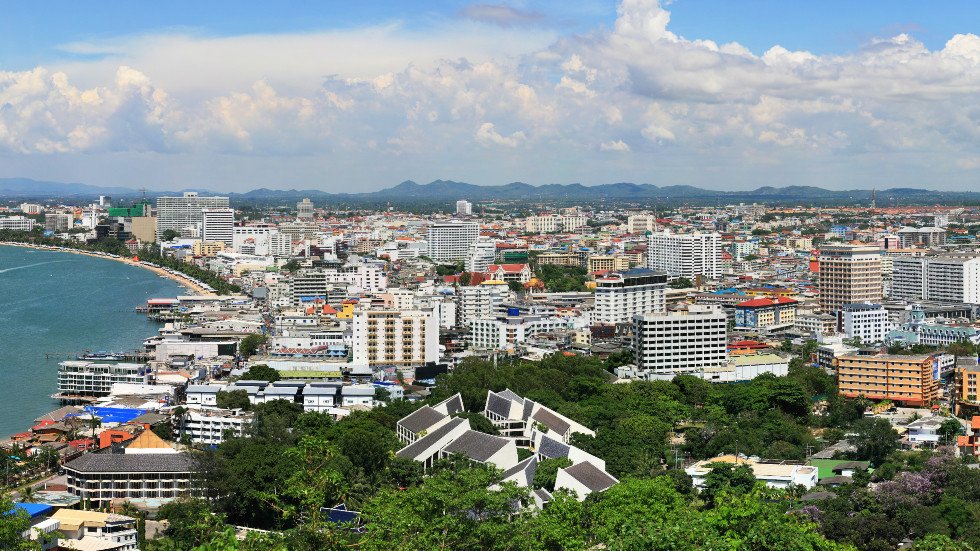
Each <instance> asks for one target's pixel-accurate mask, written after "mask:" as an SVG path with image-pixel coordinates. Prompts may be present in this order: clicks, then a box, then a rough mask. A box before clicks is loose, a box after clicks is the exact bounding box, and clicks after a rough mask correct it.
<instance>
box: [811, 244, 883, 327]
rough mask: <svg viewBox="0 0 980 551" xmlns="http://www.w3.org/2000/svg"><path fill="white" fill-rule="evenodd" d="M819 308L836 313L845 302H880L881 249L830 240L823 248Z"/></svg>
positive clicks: (821, 253) (819, 279) (819, 277)
mask: <svg viewBox="0 0 980 551" xmlns="http://www.w3.org/2000/svg"><path fill="white" fill-rule="evenodd" d="M819 270H820V272H819V276H818V278H817V281H818V283H819V286H820V308H822V309H823V310H824V311H825V312H830V313H833V312H836V311H838V310H840V309H841V307H842V306H844V305H845V304H853V303H855V302H873V303H880V302H881V249H879V248H878V247H875V246H867V245H848V244H843V243H831V244H826V245H823V246H822V247H820V257H819Z"/></svg>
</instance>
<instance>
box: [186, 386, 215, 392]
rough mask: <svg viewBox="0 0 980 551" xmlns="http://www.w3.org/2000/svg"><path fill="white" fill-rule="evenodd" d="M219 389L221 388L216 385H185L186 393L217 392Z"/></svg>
mask: <svg viewBox="0 0 980 551" xmlns="http://www.w3.org/2000/svg"><path fill="white" fill-rule="evenodd" d="M219 390H222V389H221V387H219V386H218V385H189V386H188V387H187V394H191V393H195V394H197V393H200V394H217V393H218V391H219Z"/></svg>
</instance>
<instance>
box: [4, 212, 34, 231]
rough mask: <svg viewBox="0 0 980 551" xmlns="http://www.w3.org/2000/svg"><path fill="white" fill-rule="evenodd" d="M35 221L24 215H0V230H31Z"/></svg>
mask: <svg viewBox="0 0 980 551" xmlns="http://www.w3.org/2000/svg"><path fill="white" fill-rule="evenodd" d="M35 225H37V222H35V221H34V219H33V218H27V217H25V216H0V230H14V231H31V230H33V229H34V226H35Z"/></svg>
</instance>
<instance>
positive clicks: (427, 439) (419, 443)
mask: <svg viewBox="0 0 980 551" xmlns="http://www.w3.org/2000/svg"><path fill="white" fill-rule="evenodd" d="M462 423H466V425H467V426H469V423H470V422H469V421H468V420H466V419H462V418H460V417H456V418H453V419H450V420H449V422H448V423H446V424H445V425H442V426H441V427H439V428H437V429H436V430H434V431H432V432H430V433H429V434H426V435H425V436H423V437H422V438H419V439H418V440H416V441H415V442H414V443H412V444H411V445H408V446H405V447H404V448H402V449H400V450H398V451H397V452H396V453H395V456H397V457H405V458H408V459H415V458H416V457H418V455H419V454H420V453H422V452H423V451H425V450H426V449H428V448H429V447H430V446H432V445H433V444H434V443H435V442H438V441H439V439H441V438H442V437H444V436H446V435H447V434H449V432H450V431H452V430H453V429H455V428H456V427H458V426H459V425H460V424H462Z"/></svg>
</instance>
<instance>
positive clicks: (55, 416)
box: [34, 406, 82, 423]
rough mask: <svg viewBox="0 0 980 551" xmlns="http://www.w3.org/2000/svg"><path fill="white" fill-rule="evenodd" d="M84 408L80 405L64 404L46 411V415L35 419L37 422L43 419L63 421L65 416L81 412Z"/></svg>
mask: <svg viewBox="0 0 980 551" xmlns="http://www.w3.org/2000/svg"><path fill="white" fill-rule="evenodd" d="M81 411H82V408H80V407H78V406H64V407H61V408H58V409H56V410H54V411H52V412H50V413H45V414H44V415H42V416H40V417H38V418H37V419H35V420H34V422H35V423H40V422H41V421H61V420H62V419H64V418H65V416H67V415H69V414H71V413H80V412H81Z"/></svg>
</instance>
